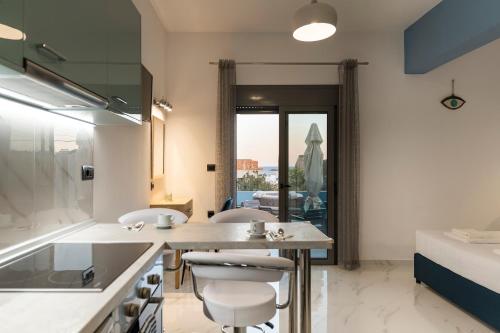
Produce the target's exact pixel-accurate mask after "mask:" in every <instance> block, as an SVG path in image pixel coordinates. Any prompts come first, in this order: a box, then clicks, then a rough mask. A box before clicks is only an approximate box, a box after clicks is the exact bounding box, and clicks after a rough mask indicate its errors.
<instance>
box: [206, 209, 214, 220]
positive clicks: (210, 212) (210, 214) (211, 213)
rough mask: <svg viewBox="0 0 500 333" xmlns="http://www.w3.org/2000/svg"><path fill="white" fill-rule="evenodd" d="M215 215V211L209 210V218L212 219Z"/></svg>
mask: <svg viewBox="0 0 500 333" xmlns="http://www.w3.org/2000/svg"><path fill="white" fill-rule="evenodd" d="M214 215H215V212H214V211H213V210H209V211H208V214H207V216H208V217H209V218H210V217H212V216H214Z"/></svg>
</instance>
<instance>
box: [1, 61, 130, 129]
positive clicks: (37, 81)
mask: <svg viewBox="0 0 500 333" xmlns="http://www.w3.org/2000/svg"><path fill="white" fill-rule="evenodd" d="M0 96H2V97H5V98H8V99H11V100H15V101H18V102H21V103H25V104H29V105H31V106H35V107H38V108H42V109H45V110H47V111H51V112H54V113H58V114H61V115H64V116H67V117H71V118H75V119H78V120H82V121H85V122H88V123H91V124H94V125H108V124H121V123H123V124H130V122H131V121H132V122H135V123H137V120H135V119H133V118H132V117H130V116H128V115H126V114H122V113H119V112H116V111H111V110H108V109H107V108H108V106H109V103H108V101H107V99H105V98H104V97H102V96H99V95H97V94H95V93H93V92H91V91H89V90H87V89H85V88H83V87H81V86H79V85H77V84H75V83H73V82H71V81H69V80H67V79H65V78H63V77H61V76H59V75H57V74H55V73H53V72H51V71H49V70H48V69H45V68H44V67H42V66H39V65H37V64H35V63H33V62H31V61H29V60H25V61H24V73H18V72H16V71H12V70H8V71H2V73H0Z"/></svg>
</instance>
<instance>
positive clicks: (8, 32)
mask: <svg viewBox="0 0 500 333" xmlns="http://www.w3.org/2000/svg"><path fill="white" fill-rule="evenodd" d="M0 38H3V39H11V40H24V39H25V38H26V35H25V34H24V32H22V31H21V30H18V29H16V28H13V27H11V26H8V25H5V24H2V23H0Z"/></svg>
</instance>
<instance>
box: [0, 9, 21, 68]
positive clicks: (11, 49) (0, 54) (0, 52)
mask: <svg viewBox="0 0 500 333" xmlns="http://www.w3.org/2000/svg"><path fill="white" fill-rule="evenodd" d="M0 24H2V25H3V26H4V27H3V29H2V30H3V31H5V33H6V36H3V37H8V38H2V36H0V63H2V64H4V65H7V66H9V67H11V68H14V69H18V70H19V69H21V67H22V65H23V37H24V36H23V32H24V27H23V2H22V1H20V0H0Z"/></svg>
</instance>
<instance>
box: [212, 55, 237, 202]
mask: <svg viewBox="0 0 500 333" xmlns="http://www.w3.org/2000/svg"><path fill="white" fill-rule="evenodd" d="M235 103H236V64H235V62H234V60H227V59H221V60H219V87H218V91H217V129H216V130H217V135H216V137H217V152H216V154H217V156H216V163H217V167H216V175H215V204H216V207H215V208H216V209H217V210H219V209H220V208H221V207H222V205H223V204H224V201H225V200H226V199H227V198H228V197H232V198H233V202H234V199H236V198H235V195H236V159H235V151H236V126H235V125H236V124H235V122H236V111H235V106H236V105H235Z"/></svg>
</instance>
